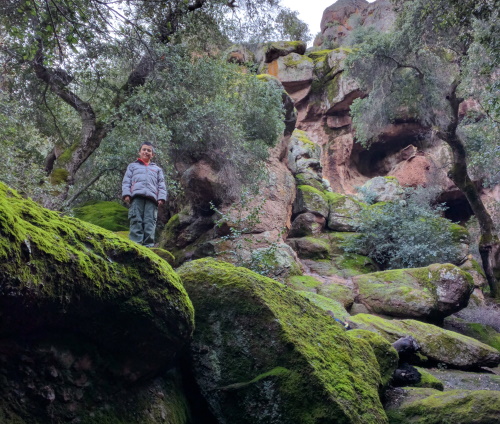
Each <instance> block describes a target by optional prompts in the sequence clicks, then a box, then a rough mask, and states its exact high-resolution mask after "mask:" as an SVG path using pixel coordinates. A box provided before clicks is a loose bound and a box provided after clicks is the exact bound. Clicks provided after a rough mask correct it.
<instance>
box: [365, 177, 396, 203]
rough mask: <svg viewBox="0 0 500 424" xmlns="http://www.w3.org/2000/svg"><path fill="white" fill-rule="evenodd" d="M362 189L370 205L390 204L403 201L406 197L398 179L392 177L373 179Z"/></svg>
mask: <svg viewBox="0 0 500 424" xmlns="http://www.w3.org/2000/svg"><path fill="white" fill-rule="evenodd" d="M361 189H362V192H363V194H364V197H365V200H366V201H367V202H368V203H377V202H390V201H394V200H398V199H401V198H402V196H403V195H404V191H403V189H402V187H401V185H400V184H399V181H398V179H397V178H396V177H390V176H388V177H375V178H372V179H371V180H368V181H367V182H366V183H365V184H364V185H363V186H362V187H361Z"/></svg>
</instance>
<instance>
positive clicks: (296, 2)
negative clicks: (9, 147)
mask: <svg viewBox="0 0 500 424" xmlns="http://www.w3.org/2000/svg"><path fill="white" fill-rule="evenodd" d="M335 1H336V0H281V5H282V6H285V7H288V8H289V9H292V10H296V11H297V12H299V18H300V19H301V20H302V21H304V22H305V23H306V24H307V25H309V31H310V32H311V35H312V36H313V38H314V37H315V36H316V34H317V33H318V32H319V31H320V29H319V24H320V23H321V17H322V16H323V11H324V10H325V9H326V8H327V7H328V6H331V5H332V4H334V3H335ZM367 1H368V2H369V3H373V2H374V1H375V0H367Z"/></svg>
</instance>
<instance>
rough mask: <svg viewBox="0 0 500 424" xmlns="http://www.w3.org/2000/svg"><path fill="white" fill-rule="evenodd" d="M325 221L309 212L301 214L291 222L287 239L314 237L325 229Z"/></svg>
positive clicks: (323, 218)
mask: <svg viewBox="0 0 500 424" xmlns="http://www.w3.org/2000/svg"><path fill="white" fill-rule="evenodd" d="M325 223H326V219H325V217H324V216H318V215H315V214H313V213H311V212H306V213H301V214H300V215H298V216H297V217H296V218H295V219H294V220H293V222H292V227H291V228H290V232H289V233H288V237H306V236H314V235H317V234H319V233H321V232H322V230H323V228H325Z"/></svg>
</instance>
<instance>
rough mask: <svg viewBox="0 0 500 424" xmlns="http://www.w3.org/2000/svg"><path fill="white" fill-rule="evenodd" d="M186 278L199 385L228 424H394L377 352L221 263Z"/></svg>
mask: <svg viewBox="0 0 500 424" xmlns="http://www.w3.org/2000/svg"><path fill="white" fill-rule="evenodd" d="M178 271H179V275H180V276H181V278H182V281H183V282H184V285H185V287H186V289H187V291H188V293H189V295H190V297H191V299H192V301H193V304H194V305H195V308H196V330H195V333H194V340H193V343H192V347H191V355H192V359H193V366H194V373H195V378H196V380H197V382H198V385H199V387H200V388H201V391H202V392H203V394H204V396H205V397H206V399H207V401H208V403H209V405H210V407H211V410H212V411H213V412H214V415H215V416H216V418H217V419H218V420H219V421H220V422H228V423H236V422H237V423H240V424H246V423H252V424H256V423H270V422H272V423H276V424H278V423H304V424H305V423H308V424H312V423H324V424H326V423H359V424H361V423H363V424H368V423H374V424H375V423H377V424H381V423H385V422H386V418H385V414H384V412H383V410H382V409H381V406H380V401H379V398H378V394H377V387H378V385H379V384H380V375H379V372H378V369H377V368H378V367H377V363H376V359H375V356H374V354H373V350H372V349H371V348H370V346H369V345H368V344H367V343H362V342H361V341H356V340H355V339H351V338H348V337H347V336H346V334H345V331H344V330H343V329H342V328H340V326H338V325H336V324H335V321H334V320H332V319H331V317H329V316H327V315H326V314H325V313H324V312H323V311H321V310H319V309H318V308H317V307H316V306H314V305H313V304H312V303H311V302H308V301H306V300H305V299H303V298H302V297H301V296H300V295H299V294H297V293H295V292H294V291H293V290H290V289H288V288H287V287H286V286H284V285H281V284H279V283H277V282H276V281H274V280H270V279H267V278H264V277H261V276H259V275H258V274H255V273H253V272H251V271H249V270H247V269H244V268H237V267H234V266H232V265H229V264H226V263H221V262H218V261H215V260H213V259H202V260H199V261H193V262H189V263H186V264H184V265H183V266H182V267H181V268H180V269H179V270H178Z"/></svg>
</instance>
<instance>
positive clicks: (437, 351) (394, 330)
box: [350, 314, 500, 369]
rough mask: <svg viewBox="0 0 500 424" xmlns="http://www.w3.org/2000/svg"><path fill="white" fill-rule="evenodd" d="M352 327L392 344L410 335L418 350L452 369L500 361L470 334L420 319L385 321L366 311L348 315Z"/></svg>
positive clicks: (436, 362) (499, 362)
mask: <svg viewBox="0 0 500 424" xmlns="http://www.w3.org/2000/svg"><path fill="white" fill-rule="evenodd" d="M350 322H351V323H352V327H353V328H360V329H364V330H369V331H374V332H376V333H378V334H380V335H381V336H383V337H385V338H386V339H387V340H388V341H389V342H391V343H394V342H395V341H396V340H398V339H399V338H401V337H405V336H412V337H413V338H414V339H415V340H416V341H417V343H418V345H419V346H420V353H421V354H423V355H425V356H426V357H427V358H428V360H429V361H430V362H431V363H432V364H438V363H441V364H446V365H448V366H450V367H452V368H462V369H475V368H479V367H495V366H497V365H498V364H500V352H499V351H498V350H496V349H495V348H493V347H491V346H488V345H486V344H484V343H481V342H479V341H477V340H475V339H473V338H471V337H467V336H464V335H462V334H458V333H455V332H453V331H448V330H444V329H442V328H440V327H437V326H435V325H432V324H426V323H423V322H420V321H415V320H410V319H405V320H387V319H384V318H381V317H376V316H374V315H369V314H358V315H355V316H353V317H351V318H350Z"/></svg>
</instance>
